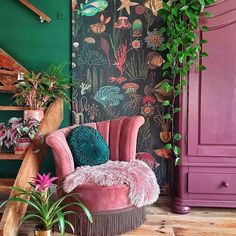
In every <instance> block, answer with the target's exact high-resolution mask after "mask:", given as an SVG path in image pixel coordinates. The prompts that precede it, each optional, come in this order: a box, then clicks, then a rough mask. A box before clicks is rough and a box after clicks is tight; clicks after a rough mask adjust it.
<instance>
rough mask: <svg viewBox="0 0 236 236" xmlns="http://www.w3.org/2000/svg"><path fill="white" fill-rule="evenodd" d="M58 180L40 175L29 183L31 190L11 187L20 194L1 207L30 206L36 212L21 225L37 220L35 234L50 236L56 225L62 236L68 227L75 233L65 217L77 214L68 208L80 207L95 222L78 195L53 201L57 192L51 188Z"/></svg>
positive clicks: (24, 218)
mask: <svg viewBox="0 0 236 236" xmlns="http://www.w3.org/2000/svg"><path fill="white" fill-rule="evenodd" d="M56 179H57V177H50V173H49V174H47V175H45V174H42V175H41V174H39V173H38V174H37V177H36V178H33V181H32V182H29V185H30V186H31V188H30V189H23V188H19V187H15V186H14V187H11V189H12V190H15V191H17V192H19V193H18V194H16V195H15V196H14V197H11V198H9V199H8V200H7V201H5V202H3V204H2V205H1V207H2V206H3V205H4V204H5V203H6V202H8V201H11V202H23V203H26V204H28V205H29V206H31V207H32V209H33V210H34V211H33V212H30V213H27V214H26V215H25V216H24V217H23V218H22V219H21V223H23V222H25V221H27V220H29V219H34V220H37V221H38V225H37V226H36V228H35V232H40V231H47V233H48V234H47V235H50V234H49V232H53V228H54V226H56V225H58V227H59V231H60V233H61V236H64V235H65V226H66V225H68V226H69V227H70V228H71V229H72V231H74V227H73V225H72V224H71V223H70V222H69V221H67V220H66V219H65V216H67V215H69V214H75V215H77V213H76V212H74V211H71V210H66V208H67V207H71V206H79V207H80V208H81V209H82V210H83V211H84V213H85V214H86V216H87V217H88V219H89V221H90V222H93V219H92V216H91V214H90V212H89V210H88V209H87V208H86V207H85V206H84V204H83V203H82V202H81V201H80V200H79V199H78V194H76V193H71V194H67V195H66V196H63V197H61V198H59V199H57V200H56V201H54V202H53V201H52V198H53V194H54V192H55V191H56V190H54V191H51V187H52V186H53V185H54V184H53V182H54V181H55V180H56ZM28 199H29V200H28ZM66 199H69V200H70V201H69V203H68V202H67V203H65V200H66ZM36 235H37V234H36ZM51 235H52V234H51Z"/></svg>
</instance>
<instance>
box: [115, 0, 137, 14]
mask: <svg viewBox="0 0 236 236" xmlns="http://www.w3.org/2000/svg"><path fill="white" fill-rule="evenodd" d="M120 1H121V6H120V7H119V8H118V9H117V11H120V10H122V9H124V8H125V9H126V11H127V12H128V14H129V15H130V7H133V6H136V5H138V4H139V3H137V2H131V1H130V0H120Z"/></svg>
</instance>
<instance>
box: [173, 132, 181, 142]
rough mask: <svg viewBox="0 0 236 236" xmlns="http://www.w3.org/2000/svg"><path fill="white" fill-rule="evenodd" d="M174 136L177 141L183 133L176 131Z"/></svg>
mask: <svg viewBox="0 0 236 236" xmlns="http://www.w3.org/2000/svg"><path fill="white" fill-rule="evenodd" d="M173 138H174V140H175V141H180V140H181V134H179V133H176V134H175V135H174V137H173Z"/></svg>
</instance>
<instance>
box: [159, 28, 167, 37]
mask: <svg viewBox="0 0 236 236" xmlns="http://www.w3.org/2000/svg"><path fill="white" fill-rule="evenodd" d="M166 30H167V29H166V27H161V28H160V29H159V30H158V34H160V35H162V34H163V33H165V32H166Z"/></svg>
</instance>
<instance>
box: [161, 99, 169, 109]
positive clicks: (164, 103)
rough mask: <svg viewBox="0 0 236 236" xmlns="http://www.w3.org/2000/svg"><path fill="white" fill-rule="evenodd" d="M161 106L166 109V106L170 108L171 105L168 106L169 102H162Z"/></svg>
mask: <svg viewBox="0 0 236 236" xmlns="http://www.w3.org/2000/svg"><path fill="white" fill-rule="evenodd" d="M161 105H162V106H164V107H168V106H170V105H171V104H170V101H168V100H166V101H164V102H163V103H162V104H161Z"/></svg>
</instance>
